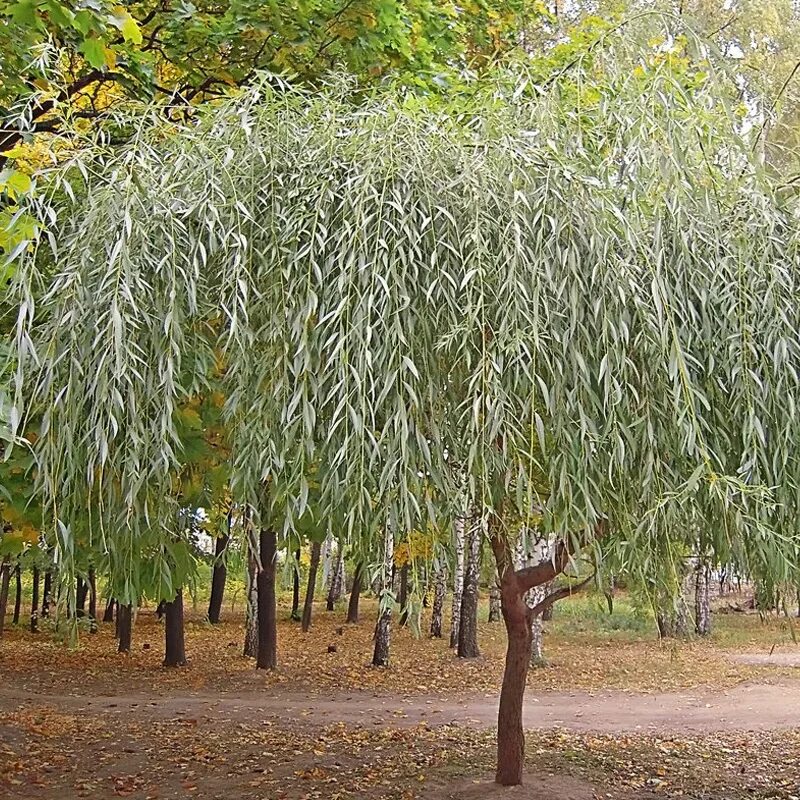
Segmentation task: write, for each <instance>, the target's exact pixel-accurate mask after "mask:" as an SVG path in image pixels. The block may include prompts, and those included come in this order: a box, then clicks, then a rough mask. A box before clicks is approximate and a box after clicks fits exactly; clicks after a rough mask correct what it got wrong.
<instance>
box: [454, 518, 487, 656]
mask: <svg viewBox="0 0 800 800" xmlns="http://www.w3.org/2000/svg"><path fill="white" fill-rule="evenodd" d="M467 541H468V548H467V558H466V567H465V570H464V591H463V596H462V598H461V620H460V622H459V625H458V657H459V658H477V657H478V656H480V654H481V651H480V650H479V649H478V579H479V577H480V562H481V544H482V543H483V521H482V519H481V517H480V516H479V515H477V514H475V513H473V514H472V515H471V516H470V520H469V530H468V532H467Z"/></svg>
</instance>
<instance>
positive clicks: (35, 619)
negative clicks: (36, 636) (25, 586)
mask: <svg viewBox="0 0 800 800" xmlns="http://www.w3.org/2000/svg"><path fill="white" fill-rule="evenodd" d="M31 589H32V592H33V595H32V596H31V633H37V632H38V631H39V567H37V566H36V565H34V567H33V586H32V587H31Z"/></svg>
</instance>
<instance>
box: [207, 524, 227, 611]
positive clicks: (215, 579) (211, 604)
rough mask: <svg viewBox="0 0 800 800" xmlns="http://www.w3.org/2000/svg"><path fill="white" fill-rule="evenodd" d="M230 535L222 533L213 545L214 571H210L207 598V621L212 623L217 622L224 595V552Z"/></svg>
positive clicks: (225, 574) (225, 567)
mask: <svg viewBox="0 0 800 800" xmlns="http://www.w3.org/2000/svg"><path fill="white" fill-rule="evenodd" d="M229 540H230V536H229V535H228V534H227V533H223V535H222V536H218V537H217V540H216V545H215V547H214V571H213V572H212V573H211V596H210V597H209V599H208V621H209V622H210V623H211V624H212V625H217V624H219V620H220V615H221V614H222V601H223V598H224V597H225V581H226V579H227V577H228V568H227V566H226V565H225V552H226V550H227V549H228V541H229Z"/></svg>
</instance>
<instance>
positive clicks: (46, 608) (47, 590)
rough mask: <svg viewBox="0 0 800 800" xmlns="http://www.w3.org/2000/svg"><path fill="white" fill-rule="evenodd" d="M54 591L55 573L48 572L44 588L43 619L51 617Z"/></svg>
mask: <svg viewBox="0 0 800 800" xmlns="http://www.w3.org/2000/svg"><path fill="white" fill-rule="evenodd" d="M52 590H53V573H52V572H50V570H47V571H46V572H45V573H44V586H43V587H42V619H47V618H48V617H49V616H50V600H51V597H50V595H51V592H52Z"/></svg>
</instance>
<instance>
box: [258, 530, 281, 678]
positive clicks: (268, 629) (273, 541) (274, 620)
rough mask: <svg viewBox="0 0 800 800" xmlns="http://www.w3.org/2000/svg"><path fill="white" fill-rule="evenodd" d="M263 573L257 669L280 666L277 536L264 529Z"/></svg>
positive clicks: (259, 597) (259, 590)
mask: <svg viewBox="0 0 800 800" xmlns="http://www.w3.org/2000/svg"><path fill="white" fill-rule="evenodd" d="M260 551H261V571H260V572H259V573H258V581H257V583H258V656H257V658H256V669H275V668H276V667H277V666H278V636H277V630H278V617H277V609H276V605H275V556H276V551H277V536H276V534H275V531H273V530H271V529H268V528H266V529H262V530H261V537H260Z"/></svg>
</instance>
